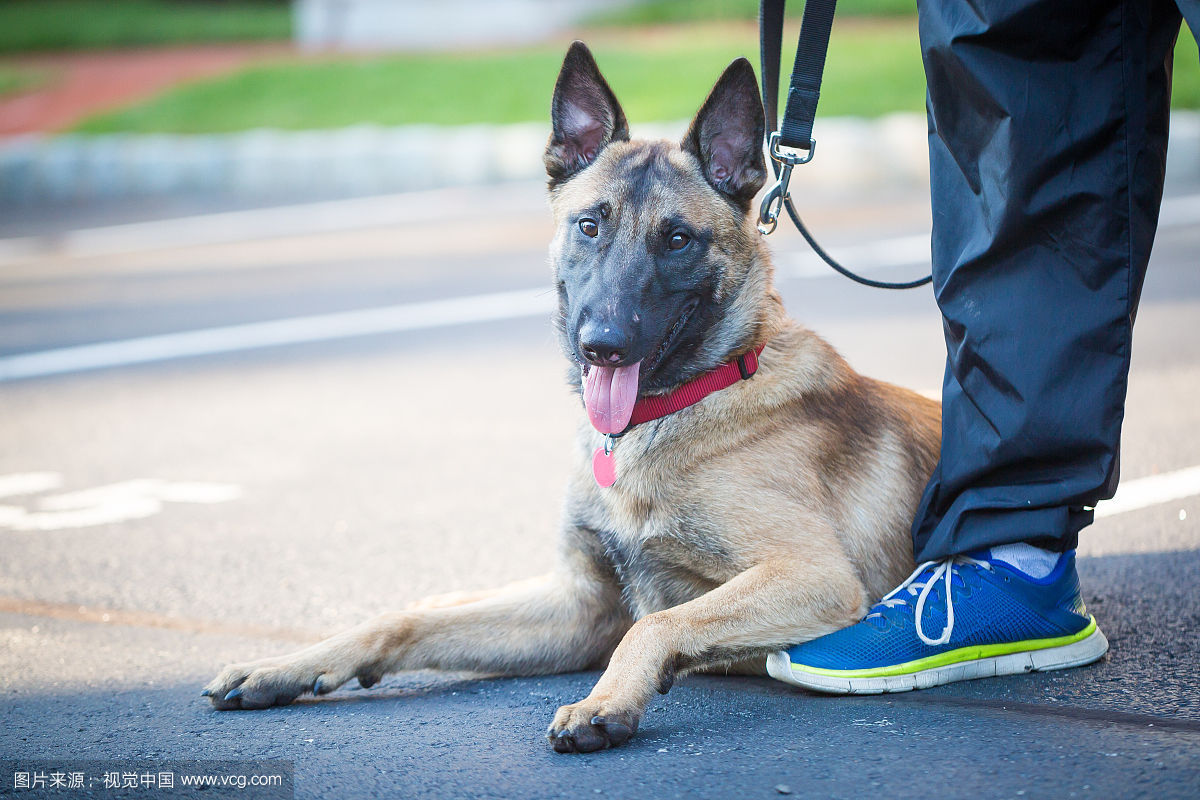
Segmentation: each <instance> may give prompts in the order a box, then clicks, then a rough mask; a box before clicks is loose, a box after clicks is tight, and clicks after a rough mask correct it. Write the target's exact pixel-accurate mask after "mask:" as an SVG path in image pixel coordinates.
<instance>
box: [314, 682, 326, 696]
mask: <svg viewBox="0 0 1200 800" xmlns="http://www.w3.org/2000/svg"><path fill="white" fill-rule="evenodd" d="M326 691H327V690H326V689H325V686H324V684H322V683H321V679H320V678H317V679H316V680H315V681H313V687H312V693H313V694H314V695H322V694H325V693H326Z"/></svg>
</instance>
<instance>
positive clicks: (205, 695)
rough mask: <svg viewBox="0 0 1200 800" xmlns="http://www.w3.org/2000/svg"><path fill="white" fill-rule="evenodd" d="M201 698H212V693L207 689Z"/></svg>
mask: <svg viewBox="0 0 1200 800" xmlns="http://www.w3.org/2000/svg"><path fill="white" fill-rule="evenodd" d="M200 696H201V697H212V692H211V691H210V690H208V689H205V690H204V691H202V692H201V693H200Z"/></svg>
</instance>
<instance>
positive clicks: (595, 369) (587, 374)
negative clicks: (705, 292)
mask: <svg viewBox="0 0 1200 800" xmlns="http://www.w3.org/2000/svg"><path fill="white" fill-rule="evenodd" d="M699 304H700V302H699V300H697V299H695V298H692V299H691V300H689V301H688V302H687V304H686V305H685V306H684V308H683V311H682V312H680V314H679V316H678V317H677V318H676V320H675V323H674V324H673V325H672V326H671V328H670V330H668V331H667V335H666V336H664V337H663V340H662V342H660V343H659V345H658V347H657V348H656V349H655V350H654V353H653V354H652V355H651V356H650V357H649V358H646V359H643V360H641V361H638V362H635V363H633V364H630V365H629V366H625V367H599V366H596V365H594V364H588V363H582V364H581V366H582V372H583V404H584V407H585V408H586V409H587V414H588V419H589V420H590V421H591V423H592V427H593V428H595V429H596V430H598V431H599V432H600V433H621V432H622V431H624V430H625V429H626V428H627V427H629V420H630V418H632V417H633V407H634V405H635V404H636V403H637V396H638V387H639V385H640V384H641V383H642V382H643V381H644V379H645V378H646V377H648V376H651V375H653V374H654V370H656V369H657V368H658V367H659V366H660V365H661V364H662V363H663V361H664V359H666V357H667V356H668V355H670V354H671V351H672V349H673V348H674V347H675V344H676V342H677V341H678V339H679V336H680V334H681V333H682V332H683V329H684V328H685V327H687V323H688V320H689V319H691V316H692V314H693V313H694V312H695V311H696V308H697V307H698V306H699Z"/></svg>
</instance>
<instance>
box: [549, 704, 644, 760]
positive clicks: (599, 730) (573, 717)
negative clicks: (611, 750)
mask: <svg viewBox="0 0 1200 800" xmlns="http://www.w3.org/2000/svg"><path fill="white" fill-rule="evenodd" d="M641 718H642V715H641V712H640V711H635V710H632V709H629V708H627V707H621V706H620V705H619V704H616V703H613V702H611V701H605V700H592V699H591V698H588V699H587V700H581V701H579V702H578V703H572V704H571V705H569V706H563V707H562V708H560V709H558V713H557V714H555V715H554V721H553V722H551V723H550V728H549V729H548V730H547V731H546V738H547V739H549V740H550V746H551V747H553V748H554V749H555V750H557V751H558V752H560V753H591V752H593V751H595V750H603V749H605V748H606V747H616V746H617V745H619V744H623V743H624V742H625V741H627V740H628V739H629V737H631V736H633V734H634V733H636V732H637V726H638V722H639V721H640V720H641Z"/></svg>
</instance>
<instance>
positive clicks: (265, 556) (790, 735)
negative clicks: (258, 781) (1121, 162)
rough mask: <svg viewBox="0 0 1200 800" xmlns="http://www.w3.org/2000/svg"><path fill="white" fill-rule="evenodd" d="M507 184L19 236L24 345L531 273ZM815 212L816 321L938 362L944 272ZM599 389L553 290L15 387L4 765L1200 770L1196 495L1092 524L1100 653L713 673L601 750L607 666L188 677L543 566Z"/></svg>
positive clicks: (1157, 353)
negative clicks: (851, 276) (886, 680)
mask: <svg viewBox="0 0 1200 800" xmlns="http://www.w3.org/2000/svg"><path fill="white" fill-rule="evenodd" d="M1184 188H1185V189H1186V188H1187V187H1184ZM512 191H513V193H512V194H509V195H504V194H485V195H482V196H480V197H477V198H476V199H475V200H474V201H472V200H471V199H470V197H468V196H464V197H462V198H458V199H461V200H462V202H461V203H457V204H451V205H448V206H447V208H448V209H450V211H451V212H452V214H450V213H448V214H447V215H446V216H445V218H437V215H436V214H433V215H430V216H427V217H422V218H421V219H419V220H414V221H412V222H410V223H407V224H406V223H404V222H403V221H400V222H398V223H395V224H393V225H390V226H389V227H387V228H369V227H368V228H366V229H363V230H356V231H354V230H348V231H342V232H328V233H311V234H305V235H289V236H281V237H275V238H272V239H270V240H265V241H237V242H228V243H223V244H207V245H194V246H191V247H186V248H172V247H170V246H165V247H163V246H156V247H154V248H150V249H144V250H142V251H138V252H129V251H125V252H122V253H117V254H112V253H110V254H95V253H92V254H87V253H82V254H81V253H78V252H77V253H65V254H64V253H50V254H41V255H37V256H36V257H33V258H30V259H27V260H25V261H21V262H16V261H13V262H9V263H7V264H5V265H4V266H3V267H0V347H2V348H3V349H2V352H0V357H3V356H11V355H14V354H18V353H27V352H32V351H41V350H46V349H50V348H56V347H64V346H71V345H78V344H84V343H89V342H96V341H108V340H117V339H124V338H128V337H137V336H147V335H153V334H160V333H165V332H171V331H179V330H194V329H198V328H206V327H211V326H219V325H229V324H240V323H247V322H254V321H261V320H266V319H279V318H290V317H295V316H303V315H312V314H320V313H327V312H331V311H346V310H354V309H363V308H371V307H376V306H381V305H386V304H388V303H401V302H414V301H420V300H430V299H437V298H446V297H454V296H460V295H464V294H478V293H481V292H494V291H505V290H509V289H513V288H524V287H531V286H537V285H539V284H540V283H541V282H544V281H545V279H546V275H547V272H546V268H545V264H544V253H545V249H544V248H545V241H546V239H547V238H548V227H547V225H548V223H547V220H546V214H545V212H543V211H542V210H541V207H540V200H538V198H537V195H536V193H535V187H525V188H514V189H513V190H512ZM1194 191H1200V188H1197V189H1196V190H1194ZM1180 194H1181V196H1186V195H1188V194H1189V192H1188V191H1181V192H1180ZM812 204H813V206H814V207H816V208H815V211H814V214H813V216H812V221H813V224H814V226H815V227H816V228H817V229H818V231H820V232H821V233H822V234H823V235H824V236H825V238H827V239H829V240H830V242H832V244H833V246H834V247H835V248H840V247H850V246H853V245H855V244H858V243H861V242H862V241H864V240H875V239H889V238H899V237H905V236H912V235H914V234H918V233H920V232H921V231H923V230H927V225H928V221H927V215H928V208H927V206H925V205H924V204H923V203H922V202H921V200H920V198H913V197H906V196H895V197H879V198H876V199H875V201H874V202H873V203H872V204H871V205H869V206H867V205H863V204H861V203H859V202H854V201H852V200H850V199H849V198H845V197H841V198H839V197H837V196H822V197H814V198H812ZM797 239H798V237H795V236H791V235H789V234H782V233H781V234H777V238H776V239H775V240H774V241H773V242H772V244H773V246H775V247H776V249H777V250H778V251H780V255H779V257H778V259H777V263H778V264H779V273H780V274H779V286H780V289H781V291H782V293H783V295H784V298H785V301H786V303H787V305H788V307H789V309H790V310H791V312H792V313H793V315H794V316H796V317H798V318H800V319H802V320H804V321H805V322H806V323H808V324H810V325H811V326H812V327H813V328H815V329H816V330H818V331H820V332H821V333H822V334H824V335H826V336H827V337H828V338H829V339H830V340H831V341H832V342H833V343H834V344H835V345H837V346H838V347H839V348H840V349H841V350H842V351H843V352H844V353H845V354H846V355H847V356H848V358H849V359H850V361H851V363H852V364H854V365H855V366H856V367H857V368H859V369H860V370H862V371H863V372H866V373H868V374H871V375H874V376H877V377H881V378H884V379H887V380H892V381H895V382H898V383H903V384H906V385H909V386H913V387H915V388H919V389H926V390H931V389H935V388H936V387H937V385H938V383H939V381H940V376H941V361H942V350H941V347H942V345H941V333H940V325H939V323H938V319H937V317H936V310H935V308H934V306H933V303H932V300H931V299H930V298H929V296H928V294H927V293H926V292H923V291H920V290H918V291H916V292H909V293H903V294H894V293H883V292H878V291H872V290H867V289H861V288H858V287H856V286H854V285H852V284H850V283H849V282H847V281H845V280H844V279H841V278H836V277H820V278H815V277H805V276H806V275H807V274H808V272H807V271H806V267H805V266H804V261H803V258H804V257H803V256H802V255H801V252H802V251H801V249H800V243H799V242H798V241H797ZM1196 252H1200V219H1197V220H1196V221H1195V222H1188V221H1187V220H1184V221H1183V222H1181V223H1179V224H1175V225H1173V226H1171V227H1168V228H1164V230H1163V231H1162V232H1161V234H1160V239H1159V244H1158V248H1157V251H1156V255H1155V259H1154V262H1153V264H1152V267H1151V271H1150V277H1149V279H1148V281H1147V285H1146V289H1145V294H1144V298H1143V305H1142V309H1141V312H1140V314H1139V318H1138V328H1137V336H1136V340H1135V353H1134V362H1133V372H1132V376H1131V383H1130V397H1129V404H1128V411H1127V422H1126V428H1125V441H1124V451H1123V467H1124V469H1123V472H1124V475H1125V478H1126V479H1128V480H1129V481H1132V480H1136V479H1148V478H1153V477H1154V476H1157V475H1163V474H1167V473H1172V472H1175V471H1178V470H1182V469H1184V468H1187V467H1191V466H1194V465H1197V464H1200V404H1197V403H1195V402H1194V398H1195V396H1196V395H1197V393H1198V391H1200V336H1198V335H1197V331H1198V330H1200V272H1198V271H1197V270H1196V268H1195V266H1196V265H1195V253H1196ZM919 269H920V265H899V266H892V267H881V268H880V271H879V272H878V274H880V275H886V276H895V277H899V276H901V275H908V274H915V273H916V272H917V271H919ZM578 418H579V409H578V408H577V405H576V403H575V402H574V401H573V400H572V399H571V397H570V396H569V394H568V393H567V391H566V387H565V386H564V384H563V380H562V365H561V360H560V356H559V355H558V354H557V353H556V351H555V345H554V342H553V340H552V337H551V334H550V330H549V325H548V323H547V322H546V321H545V320H544V319H541V318H538V317H535V316H526V317H520V318H514V319H510V320H501V321H492V322H483V323H478V324H470V325H456V326H450V327H443V328H438V329H428V330H413V331H408V332H403V333H394V334H385V335H378V336H372V337H362V338H346V339H338V340H334V341H328V342H324V343H316V344H308V345H303V346H295V347H282V348H268V349H261V350H253V351H246V352H240V353H233V354H226V355H214V356H211V357H205V358H194V359H180V360H172V361H166V362H163V363H158V364H149V365H144V366H138V367H125V368H114V369H108V370H100V371H93V372H83V373H78V374H68V375H63V376H58V377H52V378H39V379H32V380H24V381H15V382H8V383H0V434H2V435H0V440H2V441H3V443H4V444H3V446H2V447H0V494H6V495H7V496H4V497H0V550H2V552H3V554H4V555H3V558H0V642H2V643H3V646H2V647H0V719H2V721H3V729H4V735H3V737H2V739H0V760H4V759H9V760H13V759H15V760H16V762H17V763H22V762H23V761H29V760H32V759H34V758H47V757H49V758H61V759H65V758H68V757H74V758H81V757H82V758H91V759H112V758H132V757H137V758H142V759H150V760H162V759H190V758H196V759H199V758H207V759H234V758H239V759H259V758H282V759H291V760H293V761H294V764H295V775H296V781H295V791H296V794H297V796H302V797H338V796H351V795H353V796H359V795H362V796H387V797H517V796H520V797H525V796H528V797H561V796H571V797H580V796H583V797H621V798H624V797H630V798H634V797H712V798H725V797H730V796H735V795H738V796H743V795H744V796H750V797H777V796H780V795H781V794H782V793H784V792H787V793H791V794H795V795H797V796H814V797H847V798H851V797H860V796H863V795H867V794H871V795H879V796H900V795H905V796H907V795H913V794H921V795H925V794H929V793H937V794H939V795H943V796H948V797H960V796H982V797H1009V796H1023V797H1055V798H1057V797H1071V796H1075V797H1089V796H1090V797H1114V796H1120V797H1134V796H1154V797H1195V796H1196V795H1197V793H1198V790H1197V786H1200V705H1198V704H1197V700H1196V697H1197V688H1200V598H1198V597H1197V595H1196V592H1195V590H1194V583H1195V579H1196V575H1198V574H1200V569H1198V568H1200V497H1197V496H1196V495H1194V494H1193V495H1189V496H1184V497H1180V498H1178V499H1175V500H1172V501H1170V502H1166V503H1157V504H1153V505H1149V506H1147V507H1144V508H1140V509H1137V510H1134V511H1129V512H1126V513H1120V514H1115V515H1113V516H1110V517H1107V518H1104V519H1101V520H1099V521H1098V522H1097V523H1096V524H1095V525H1094V526H1093V527H1092V528H1091V529H1089V531H1087V532H1086V533H1085V535H1084V537H1083V541H1082V543H1081V548H1080V554H1081V561H1080V572H1081V575H1082V577H1083V581H1084V590H1085V599H1086V600H1087V601H1088V603H1089V605H1090V606H1091V607H1092V609H1093V610H1094V612H1095V613H1096V615H1097V617H1098V619H1099V621H1100V624H1101V626H1102V627H1103V629H1104V630H1105V632H1106V634H1107V635H1108V637H1109V639H1110V640H1111V642H1112V652H1111V654H1110V656H1109V657H1108V658H1107V659H1106V660H1105V661H1104V662H1102V663H1100V664H1097V665H1095V666H1092V667H1088V668H1085V669H1080V670H1074V671H1068V672H1061V673H1050V674H1045V675H1030V676H1022V677H1012V678H999V679H989V680H983V681H975V682H971V683H967V684H958V685H955V686H949V687H941V688H938V689H933V690H928V691H925V692H921V693H916V694H910V695H897V696H888V697H879V698H832V699H831V698H823V697H818V696H815V695H809V694H805V693H803V692H799V691H794V690H792V689H790V688H789V687H786V686H783V685H781V684H777V683H775V682H772V681H769V680H766V679H745V678H716V677H692V678H687V679H684V680H682V681H681V682H680V683H679V684H678V685H677V686H676V688H674V689H673V690H672V691H671V693H670V694H669V695H667V696H665V697H662V698H658V699H656V700H655V702H654V704H653V706H652V709H651V711H650V712H649V713H648V714H647V715H646V719H645V720H644V722H643V724H642V728H641V730H640V731H639V734H638V737H637V738H635V739H634V740H633V741H632V742H631V743H630V744H629V745H628V746H626V747H624V748H621V749H618V750H614V751H610V752H605V753H600V754H596V755H593V756H585V757H563V756H557V755H555V754H553V753H552V752H550V751H549V749H548V748H547V746H546V744H545V742H544V741H543V740H542V739H541V732H542V730H543V729H544V727H545V725H546V723H547V722H548V721H549V718H550V716H551V715H552V714H553V712H554V709H555V708H557V706H558V705H560V704H562V703H564V702H570V701H573V700H576V699H578V698H579V697H581V696H583V695H584V694H586V692H587V690H588V689H589V688H590V685H591V683H592V682H593V681H594V680H595V677H596V676H595V674H588V673H585V674H577V675H566V676H555V677H546V678H531V679H520V680H507V679H491V680H485V681H469V680H467V679H466V677H465V676H445V675H435V674H430V673H419V674H412V675H401V676H391V677H388V678H386V679H385V680H384V682H383V684H382V686H381V687H378V688H376V689H373V690H370V691H362V690H354V689H349V688H346V689H343V690H340V691H338V692H336V693H335V694H333V695H331V696H329V697H327V698H324V699H322V700H319V701H318V700H312V701H304V702H300V703H298V704H297V705H295V706H293V707H289V708H284V709H273V710H269V711H263V712H253V713H225V714H222V713H217V712H213V711H211V710H210V708H209V707H208V704H207V702H206V701H202V700H201V699H200V698H199V697H198V693H199V689H200V687H201V686H202V685H203V683H204V682H205V681H207V680H208V679H209V678H210V677H211V676H212V674H213V673H214V672H215V671H216V670H217V669H219V668H220V667H221V666H222V665H223V664H224V663H226V662H227V661H230V660H241V659H246V658H251V657H257V656H264V655H269V654H272V653H278V652H282V651H284V650H287V649H290V648H294V647H296V646H297V645H298V644H300V643H302V642H303V641H307V640H309V639H311V638H312V637H315V636H319V635H321V634H322V633H325V632H328V631H332V630H337V629H339V628H341V627H343V626H345V625H348V624H352V623H354V622H356V621H359V620H361V619H363V618H364V617H366V616H369V615H371V614H374V613H377V612H380V611H384V610H388V609H394V608H396V607H398V606H402V605H403V604H404V603H406V602H408V601H409V600H412V599H415V598H417V597H420V596H422V595H425V594H428V593H430V592H440V591H448V590H456V589H472V588H483V587H487V586H491V585H495V584H497V583H500V582H503V581H507V580H512V579H517V578H521V577H525V576H528V575H531V574H535V573H537V572H539V571H543V570H545V569H546V568H548V567H549V565H550V564H551V552H552V551H551V548H552V547H553V544H554V529H555V524H556V520H557V516H558V508H559V504H560V502H561V487H562V479H561V475H562V474H563V472H564V470H565V466H566V464H567V460H568V458H569V452H568V443H569V441H570V437H571V433H572V430H573V427H574V425H575V424H577V421H578ZM498 456H502V457H503V459H504V460H505V462H506V464H507V465H508V467H507V468H506V469H505V470H504V472H505V473H506V474H505V475H504V476H503V478H497V477H496V475H495V469H494V468H493V466H492V464H493V462H494V459H495V458H497V457H498ZM14 476H15V477H14ZM5 481H7V483H6V482H5ZM81 493H87V494H81ZM4 509H8V510H7V511H5V510H4ZM98 509H99V510H98ZM106 515H107V516H106ZM0 787H2V788H0V792H8V791H10V790H11V788H12V782H11V777H10V776H8V775H4V774H0ZM214 795H215V792H211V793H209V794H208V795H207V796H214ZM18 796H20V795H18ZM131 796H134V795H131ZM141 796H146V795H141ZM231 796H232V795H231Z"/></svg>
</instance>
